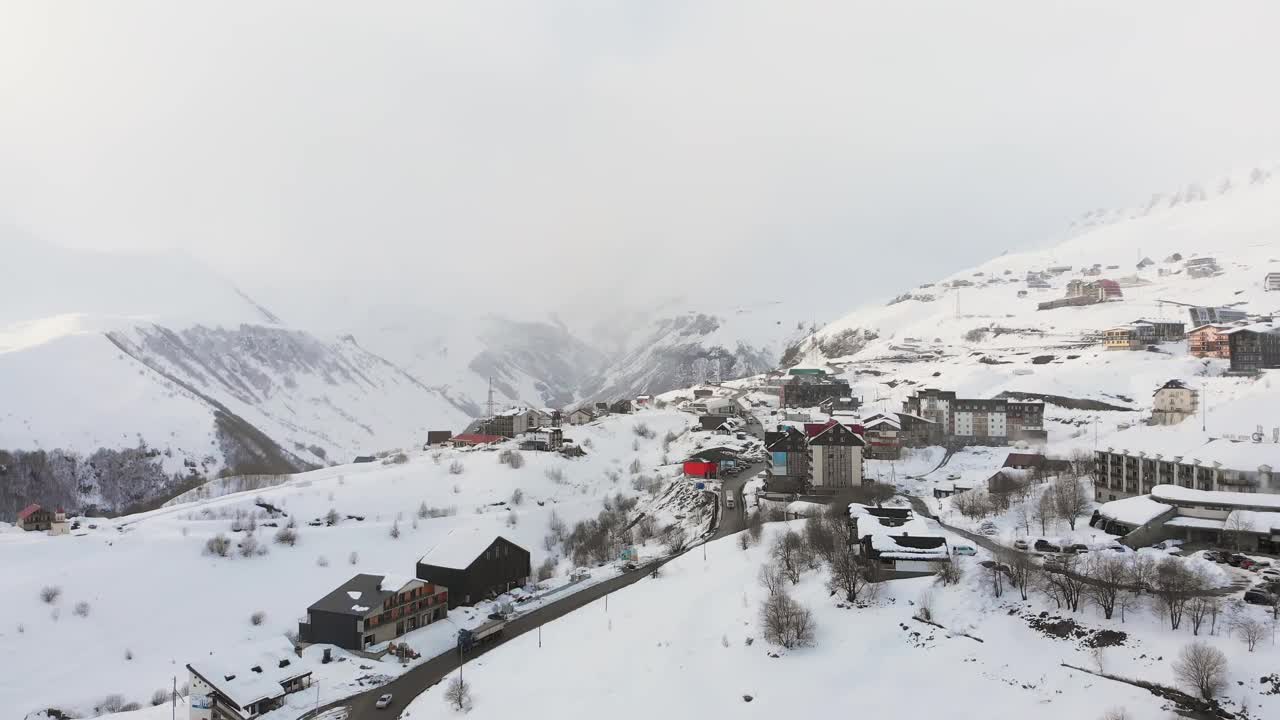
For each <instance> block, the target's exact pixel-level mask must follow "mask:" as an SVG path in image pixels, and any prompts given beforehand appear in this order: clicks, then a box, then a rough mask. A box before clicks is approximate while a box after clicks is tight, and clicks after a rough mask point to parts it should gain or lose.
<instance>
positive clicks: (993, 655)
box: [404, 522, 1280, 720]
mask: <svg viewBox="0 0 1280 720" xmlns="http://www.w3.org/2000/svg"><path fill="white" fill-rule="evenodd" d="M791 525H792V526H793V527H796V528H799V527H800V523H799V522H795V523H791ZM781 529H782V527H781V526H771V527H770V528H769V529H768V530H767V534H766V538H767V537H768V536H769V535H771V534H773V533H776V532H779V531H781ZM766 554H767V544H762V545H759V546H755V547H752V548H751V549H749V550H747V551H745V552H744V551H743V550H741V549H739V548H738V545H737V542H736V539H734V538H726V539H724V540H720V541H717V542H714V543H712V544H711V545H709V546H708V548H707V558H706V560H705V561H704V560H703V558H702V554H701V553H691V554H689V555H686V556H684V557H682V558H680V559H678V560H676V561H674V562H672V563H670V564H668V565H667V566H666V567H665V568H664V572H663V575H662V577H660V578H656V579H646V580H643V581H641V582H639V583H637V584H635V585H632V586H630V587H628V588H626V589H624V590H622V591H619V592H617V593H614V594H613V595H612V597H611V598H610V600H609V607H608V611H607V612H606V611H605V609H604V606H603V604H602V603H601V604H598V606H597V605H592V606H589V607H587V608H584V609H583V610H582V611H580V612H576V613H573V614H571V615H568V616H566V617H564V618H562V619H560V620H557V621H555V622H553V623H549V624H548V625H547V626H546V627H544V629H543V635H542V647H541V648H539V647H538V643H537V639H536V638H534V637H532V636H524V637H521V638H516V639H514V640H512V641H510V642H508V643H507V644H506V645H504V646H503V647H502V648H500V649H499V650H497V651H495V652H491V653H489V654H487V655H484V656H483V657H480V658H478V659H476V660H475V661H472V662H470V663H468V665H467V667H466V669H465V673H466V678H467V680H468V681H469V682H470V683H471V686H472V693H473V703H474V707H473V709H472V710H471V712H470V713H469V714H468V715H467V716H468V717H471V718H477V719H482V718H509V717H512V716H522V717H560V718H585V717H596V716H598V715H599V713H600V712H602V711H607V712H608V714H609V715H610V716H611V717H620V718H649V717H654V716H659V717H662V716H665V717H717V716H726V715H732V716H733V717H766V718H776V717H779V716H783V715H785V716H794V717H805V716H815V717H818V716H826V715H830V714H832V713H837V714H839V713H842V712H846V711H847V712H848V713H854V714H857V715H858V716H865V717H876V718H878V717H886V718H887V717H988V718H1023V717H1037V718H1063V719H1064V720H1079V719H1080V718H1094V717H1100V716H1101V715H1102V713H1103V712H1105V711H1106V710H1108V709H1110V708H1113V707H1123V708H1126V709H1127V710H1128V712H1129V715H1128V717H1131V718H1136V719H1138V720H1145V719H1148V718H1149V719H1152V720H1154V719H1156V718H1161V719H1163V718H1167V717H1169V716H1170V715H1169V711H1168V710H1167V709H1165V703H1164V702H1163V701H1161V700H1159V699H1157V698H1156V697H1154V696H1153V695H1151V694H1150V693H1148V692H1147V691H1145V690H1141V689H1139V688H1136V687H1133V686H1131V685H1127V684H1124V683H1120V682H1116V681H1112V680H1107V679H1103V678H1100V677H1097V676H1094V675H1090V674H1088V673H1084V672H1080V671H1077V670H1071V669H1068V668H1065V667H1063V666H1062V665H1061V663H1069V664H1073V665H1077V666H1080V667H1085V668H1090V669H1096V667H1097V665H1098V663H1099V662H1101V663H1102V665H1103V668H1104V669H1105V671H1106V672H1109V673H1114V674H1118V675H1124V676H1128V677H1132V678H1136V679H1143V680H1150V681H1156V682H1161V683H1166V684H1174V678H1173V675H1172V671H1171V669H1170V660H1171V659H1172V658H1173V657H1174V656H1176V654H1177V652H1178V650H1179V649H1180V648H1181V646H1182V645H1183V644H1185V643H1187V642H1189V641H1191V640H1192V639H1193V638H1192V636H1191V633H1190V631H1189V630H1188V629H1186V628H1185V627H1184V628H1183V629H1182V630H1179V631H1177V632H1174V631H1170V630H1168V629H1167V627H1166V626H1165V624H1164V622H1163V621H1162V620H1161V619H1160V618H1159V617H1156V616H1155V615H1154V614H1153V613H1151V612H1149V611H1145V610H1143V611H1136V612H1130V613H1129V614H1128V615H1127V617H1126V620H1125V622H1123V623H1121V622H1120V620H1119V619H1116V620H1112V621H1105V620H1103V619H1102V618H1101V616H1100V615H1099V614H1097V613H1095V612H1094V611H1093V610H1092V609H1090V610H1085V611H1082V612H1080V613H1077V614H1075V615H1071V613H1062V614H1063V615H1064V617H1070V618H1071V619H1073V620H1074V621H1075V622H1077V623H1079V624H1080V625H1083V626H1085V627H1086V628H1089V629H1111V630H1117V631H1121V632H1124V633H1125V634H1126V637H1125V638H1124V640H1123V644H1122V645H1119V646H1116V647H1109V648H1106V649H1104V650H1102V651H1101V652H1100V653H1098V654H1096V655H1095V653H1094V652H1093V650H1092V649H1091V648H1089V647H1087V646H1086V645H1085V643H1084V642H1082V641H1081V640H1080V639H1077V638H1074V637H1069V638H1065V639H1060V638H1055V637H1050V636H1048V635H1046V634H1043V633H1041V632H1040V631H1037V630H1035V629H1033V628H1032V627H1031V626H1030V625H1029V620H1028V618H1029V617H1035V616H1037V615H1038V614H1039V613H1041V612H1046V613H1048V614H1049V615H1051V616H1052V615H1057V614H1059V612H1060V611H1058V610H1057V608H1054V607H1052V606H1051V605H1046V604H1045V601H1044V600H1043V598H1041V597H1039V596H1036V595H1033V596H1032V598H1031V600H1030V601H1027V602H1022V601H1020V600H1019V599H1018V595H1017V593H1016V591H1014V592H1012V593H1009V592H1006V594H1005V595H1004V596H1003V597H1002V598H1000V599H999V600H997V599H995V598H993V597H992V596H991V594H990V590H989V589H988V580H987V577H986V575H985V574H984V572H983V571H981V570H980V569H979V568H978V566H977V564H976V563H977V562H978V561H980V560H981V559H982V557H981V556H979V557H976V558H972V559H966V560H963V561H962V562H964V564H965V567H966V573H965V577H964V579H963V581H962V583H961V584H960V585H959V586H955V587H947V588H943V587H935V585H934V580H933V579H932V578H921V579H912V580H895V581H890V582H887V583H884V585H883V586H882V593H881V597H880V599H879V600H877V601H875V603H874V604H873V605H871V606H870V607H861V608H848V607H842V605H843V603H840V602H838V601H839V599H840V598H837V597H832V596H831V595H830V594H829V593H828V591H827V589H826V587H825V585H824V578H825V570H819V571H808V572H806V573H805V574H804V576H803V577H802V579H801V582H800V584H799V585H797V586H795V587H793V588H790V590H791V591H792V592H793V594H794V596H795V597H796V598H797V599H798V600H800V601H801V602H802V603H803V604H804V605H806V606H807V607H809V608H810V609H811V610H812V611H813V612H814V615H815V619H816V621H817V627H818V631H817V643H816V645H815V646H814V647H811V648H800V649H793V650H789V651H783V650H780V649H779V648H776V647H771V646H770V645H769V644H768V643H767V642H766V641H764V640H763V639H762V638H761V631H760V628H759V623H758V613H759V609H760V606H761V604H762V602H763V600H764V597H765V590H764V589H763V588H762V587H761V586H760V585H759V584H758V583H757V581H756V575H757V571H758V569H759V567H760V565H761V564H762V563H763V562H764V561H765V559H766ZM926 592H932V593H933V595H934V601H933V606H934V607H933V610H934V617H935V618H936V619H937V621H938V622H939V623H940V624H942V625H944V626H946V627H947V628H949V629H951V630H952V631H954V632H948V631H946V630H941V629H938V628H935V627H932V626H928V625H924V624H922V623H920V622H917V621H915V620H913V619H912V616H913V615H914V614H916V613H917V612H918V609H919V606H918V604H917V603H918V601H919V599H920V597H921V595H922V594H923V593H926ZM673 598H678V599H679V601H678V602H676V601H673ZM1251 611H1252V612H1256V613H1258V614H1259V615H1260V614H1261V610H1260V609H1258V608H1252V609H1251ZM1220 622H1221V620H1220ZM959 632H964V633H968V634H970V635H973V636H975V637H978V638H981V640H982V641H981V642H979V641H977V640H974V639H972V638H969V637H963V636H961V635H959V634H957V633H959ZM1196 639H1200V640H1204V641H1206V642H1208V643H1210V644H1211V645H1214V646H1217V647H1220V648H1221V649H1223V650H1224V651H1225V652H1227V653H1228V656H1229V658H1230V668H1229V680H1230V690H1229V694H1230V698H1231V700H1232V701H1234V702H1237V703H1239V702H1245V703H1247V704H1248V706H1249V708H1250V710H1251V712H1252V713H1254V714H1253V717H1267V716H1268V714H1269V713H1274V712H1280V704H1278V703H1277V696H1275V695H1270V696H1268V695H1263V694H1262V691H1263V689H1264V688H1265V687H1267V685H1264V684H1263V683H1260V682H1259V677H1260V676H1261V675H1264V674H1266V672H1267V671H1268V670H1269V669H1270V668H1273V667H1274V666H1275V664H1276V662H1277V661H1278V660H1280V651H1278V650H1277V648H1275V647H1273V646H1272V645H1271V644H1269V640H1268V641H1267V642H1266V643H1264V644H1262V645H1259V647H1258V649H1257V651H1256V652H1254V653H1252V654H1250V653H1247V652H1245V650H1244V647H1243V645H1242V643H1241V642H1240V641H1239V640H1237V639H1235V638H1232V637H1228V636H1226V635H1225V634H1223V632H1222V628H1221V627H1219V633H1218V634H1217V635H1213V636H1209V635H1208V633H1207V631H1206V630H1202V632H1201V636H1200V637H1199V638H1196ZM1237 682H1239V683H1240V684H1239V685H1237V684H1236V683H1237ZM445 689H446V684H445V683H442V684H440V685H437V686H436V687H434V688H432V689H431V690H429V691H428V692H426V693H425V694H423V695H422V696H421V697H419V699H418V700H417V701H416V702H415V703H414V704H413V705H412V706H411V707H410V708H409V710H408V711H406V714H405V715H404V717H406V718H411V719H417V720H420V719H422V718H436V717H442V716H444V717H448V716H450V711H449V710H448V709H447V707H446V703H445V700H444V698H443V694H444V691H445ZM748 696H750V700H749V701H748V699H747V697H748Z"/></svg>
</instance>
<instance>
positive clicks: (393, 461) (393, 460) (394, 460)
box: [382, 452, 409, 465]
mask: <svg viewBox="0 0 1280 720" xmlns="http://www.w3.org/2000/svg"><path fill="white" fill-rule="evenodd" d="M407 462H409V456H408V455H405V454H404V453H402V452H398V453H395V454H394V455H390V456H388V457H387V458H386V459H385V460H383V461H382V464H383V465H403V464H405V463H407Z"/></svg>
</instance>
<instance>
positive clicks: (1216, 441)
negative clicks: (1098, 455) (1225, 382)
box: [1108, 425, 1280, 470]
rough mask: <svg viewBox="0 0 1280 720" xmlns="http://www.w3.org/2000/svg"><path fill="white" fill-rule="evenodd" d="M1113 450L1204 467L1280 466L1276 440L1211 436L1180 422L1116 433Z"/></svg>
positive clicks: (1245, 468) (1113, 439) (1241, 468)
mask: <svg viewBox="0 0 1280 720" xmlns="http://www.w3.org/2000/svg"><path fill="white" fill-rule="evenodd" d="M1110 445H1111V447H1110V448H1108V449H1109V450H1110V451H1111V452H1119V453H1127V454H1130V455H1137V454H1139V453H1146V454H1147V456H1148V457H1155V456H1156V455H1159V456H1161V458H1162V459H1164V460H1168V461H1173V460H1174V459H1175V458H1181V460H1178V462H1181V463H1185V464H1192V463H1195V464H1198V465H1201V466H1204V467H1209V466H1212V465H1213V463H1215V462H1216V463H1218V464H1220V465H1222V466H1223V467H1224V468H1228V469H1234V470H1257V469H1258V468H1259V467H1261V466H1263V465H1266V466H1269V467H1273V468H1275V467H1280V445H1276V444H1275V443H1253V442H1237V441H1233V440H1227V439H1222V438H1210V437H1208V436H1206V435H1205V434H1204V433H1202V432H1201V431H1200V428H1199V427H1191V426H1187V427H1183V426H1179V425H1172V426H1160V425H1143V426H1138V427H1134V428H1131V429H1129V430H1125V431H1123V432H1120V433H1116V434H1115V435H1114V436H1112V439H1111V441H1110Z"/></svg>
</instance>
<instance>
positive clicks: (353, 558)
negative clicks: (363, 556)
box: [347, 550, 360, 565]
mask: <svg viewBox="0 0 1280 720" xmlns="http://www.w3.org/2000/svg"><path fill="white" fill-rule="evenodd" d="M358 562H360V555H359V554H358V553H356V551H355V550H352V551H351V554H350V555H348V556H347V563H348V564H350V565H355V564H356V563H358Z"/></svg>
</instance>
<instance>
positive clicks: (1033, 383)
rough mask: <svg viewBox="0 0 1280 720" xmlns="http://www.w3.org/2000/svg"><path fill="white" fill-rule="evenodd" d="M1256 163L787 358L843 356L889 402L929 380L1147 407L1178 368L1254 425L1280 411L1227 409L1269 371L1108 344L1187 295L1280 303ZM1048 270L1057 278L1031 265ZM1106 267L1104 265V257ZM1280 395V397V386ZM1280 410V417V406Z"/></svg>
mask: <svg viewBox="0 0 1280 720" xmlns="http://www.w3.org/2000/svg"><path fill="white" fill-rule="evenodd" d="M1268 178H1269V176H1268V175H1266V174H1265V173H1248V174H1246V175H1245V176H1244V177H1242V178H1237V179H1236V180H1235V181H1234V182H1232V183H1223V182H1219V183H1216V184H1213V185H1212V187H1215V188H1221V189H1222V192H1215V193H1214V194H1211V195H1208V196H1207V197H1205V198H1203V199H1201V198H1197V199H1196V201H1194V202H1187V201H1182V202H1178V203H1175V204H1173V205H1172V206H1171V207H1170V206H1167V205H1166V206H1163V207H1160V208H1153V209H1151V210H1149V211H1147V212H1141V213H1135V214H1133V216H1131V217H1124V218H1123V219H1114V220H1112V221H1109V222H1106V223H1102V224H1097V225H1096V226H1093V227H1090V228H1088V229H1085V230H1084V231H1082V232H1081V233H1080V234H1078V235H1076V236H1074V237H1072V238H1070V239H1068V240H1066V241H1064V242H1061V243H1060V244H1058V245H1056V246H1053V247H1050V248H1047V249H1044V250H1037V251H1030V252H1019V253H1007V254H1005V255H1002V256H1000V257H998V258H994V259H992V260H990V261H988V262H985V263H983V264H981V265H978V266H976V267H973V268H970V269H968V270H964V271H961V272H957V273H954V274H952V275H949V276H947V277H943V278H940V279H939V280H938V281H936V282H933V283H926V284H924V285H921V286H919V287H916V288H912V289H910V290H908V291H906V292H904V293H902V294H901V295H899V296H897V297H894V298H892V299H887V300H885V301H883V302H881V303H879V304H874V305H867V306H864V307H861V308H859V309H857V310H855V311H853V312H851V313H849V314H848V315H846V316H845V317H842V318H840V319H839V320H837V321H835V322H833V323H830V324H829V325H827V326H825V327H823V328H822V329H821V330H820V331H818V332H817V333H815V334H813V335H812V336H810V337H808V338H806V339H805V340H804V341H802V342H801V343H799V344H798V345H797V346H796V347H795V348H794V350H793V351H792V352H791V353H789V356H788V358H787V359H788V361H791V362H798V361H810V362H814V361H822V362H830V363H832V364H833V365H835V366H836V367H837V368H841V369H842V372H843V373H844V375H845V376H846V377H847V378H848V379H849V380H850V381H851V382H852V383H853V385H854V387H855V392H857V393H858V394H860V395H862V396H863V397H864V399H865V400H866V401H867V402H868V403H870V404H871V406H872V407H873V408H876V409H896V407H898V402H899V401H900V400H901V399H902V398H903V397H905V396H906V395H908V394H910V393H911V392H913V391H914V390H915V389H916V388H918V387H921V386H930V387H938V388H943V389H952V390H956V391H958V392H959V393H961V394H962V395H966V396H970V397H991V396H994V395H997V394H999V393H1002V392H1015V393H1036V394H1043V395H1055V396H1059V397H1066V398H1076V399H1087V400H1096V401H1099V402H1102V403H1106V404H1108V405H1111V406H1116V407H1129V408H1133V409H1134V410H1135V411H1137V410H1143V409H1146V408H1147V407H1148V406H1149V404H1150V398H1151V393H1152V392H1153V391H1154V390H1155V389H1156V388H1157V387H1159V386H1160V385H1161V384H1163V383H1164V382H1165V381H1167V380H1169V379H1171V378H1183V379H1192V380H1193V381H1194V382H1195V384H1197V385H1204V387H1205V388H1206V390H1207V393H1208V401H1207V405H1208V415H1209V420H1208V422H1209V425H1210V426H1211V427H1210V430H1214V428H1213V427H1212V426H1213V425H1214V424H1215V422H1214V420H1215V418H1214V414H1215V412H1216V411H1217V409H1218V408H1222V409H1223V412H1221V413H1219V419H1218V423H1217V427H1216V431H1217V432H1219V433H1228V434H1247V433H1251V432H1253V430H1254V427H1255V424H1256V423H1259V422H1263V423H1265V424H1266V425H1267V427H1268V428H1269V427H1271V426H1272V425H1276V424H1280V422H1276V421H1273V420H1266V419H1264V418H1258V417H1255V416H1252V415H1251V416H1248V417H1232V414H1231V413H1229V412H1226V409H1227V408H1228V407H1230V405H1229V403H1230V402H1231V401H1233V400H1234V399H1236V398H1240V397H1244V396H1247V395H1251V394H1255V393H1270V394H1272V395H1273V396H1275V393H1276V392H1277V391H1278V390H1280V388H1277V389H1276V390H1272V389H1270V382H1269V380H1268V379H1267V377H1266V376H1264V377H1263V378H1262V379H1260V380H1257V381H1254V380H1249V379H1241V378H1232V377H1226V376H1224V372H1225V370H1226V361H1223V360H1203V359H1199V358H1194V357H1191V356H1189V355H1188V354H1187V352H1186V344H1185V343H1173V344H1166V345H1163V346H1161V347H1160V351H1159V352H1115V351H1105V350H1103V348H1102V346H1101V333H1102V332H1103V331H1105V330H1106V329H1108V328H1110V327H1114V326H1117V325H1121V324H1125V323H1129V322H1132V321H1135V320H1139V319H1162V318H1163V319H1165V320H1170V321H1179V322H1183V323H1185V324H1186V327H1187V329H1190V327H1191V325H1192V323H1191V317H1190V313H1189V311H1188V308H1187V307H1186V305H1197V306H1231V307H1232V308H1236V309H1239V310H1243V311H1246V312H1249V313H1256V314H1280V293H1275V292H1271V293H1268V292H1266V291H1264V288H1263V279H1264V277H1265V275H1266V274H1267V273H1268V272H1277V271H1280V182H1268V181H1267V180H1268ZM1203 258H1214V259H1215V260H1216V261H1217V265H1218V271H1217V272H1216V273H1215V274H1213V275H1211V276H1208V277H1197V276H1194V275H1193V274H1192V273H1190V272H1189V271H1188V269H1187V262H1188V261H1192V260H1196V259H1203ZM1051 268H1057V269H1061V268H1070V269H1069V270H1060V271H1055V272H1049V273H1048V274H1047V275H1046V276H1045V281H1046V282H1047V284H1048V287H1047V288H1036V287H1033V286H1029V285H1028V283H1027V277H1028V273H1031V272H1042V273H1043V272H1048V271H1049V270H1050V269H1051ZM1095 268H1096V270H1095ZM1099 279H1112V280H1116V281H1118V282H1119V284H1120V285H1121V286H1122V292H1123V295H1124V297H1123V299H1122V300H1119V301H1115V302H1106V303H1099V304H1094V305H1086V306H1081V307H1059V308H1056V309H1049V310H1040V309H1038V305H1039V303H1041V302H1044V301H1048V300H1053V299H1057V298H1062V297H1064V296H1065V294H1066V288H1067V284H1068V283H1070V282H1072V281H1074V280H1082V281H1094V280H1099ZM1277 400H1280V397H1277ZM1276 420H1280V418H1276ZM1053 433H1054V429H1053V428H1051V440H1052V439H1053Z"/></svg>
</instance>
